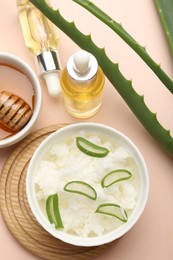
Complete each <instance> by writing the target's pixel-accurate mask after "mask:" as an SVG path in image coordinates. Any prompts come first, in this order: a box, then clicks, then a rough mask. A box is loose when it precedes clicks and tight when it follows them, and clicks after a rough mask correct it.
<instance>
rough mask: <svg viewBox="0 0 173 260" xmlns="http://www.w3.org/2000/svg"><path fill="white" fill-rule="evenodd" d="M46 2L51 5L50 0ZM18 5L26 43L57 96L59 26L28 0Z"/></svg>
mask: <svg viewBox="0 0 173 260" xmlns="http://www.w3.org/2000/svg"><path fill="white" fill-rule="evenodd" d="M46 3H47V4H49V5H50V3H49V1H48V0H46ZM17 7H18V11H19V19H20V23H21V27H22V32H23V36H24V40H25V44H26V46H27V47H28V49H29V50H30V51H31V52H32V53H33V54H34V55H35V56H36V57H37V62H38V67H39V75H40V76H41V77H43V78H44V80H45V81H46V85H47V88H48V92H49V94H50V95H51V96H53V97H56V96H58V95H59V93H60V91H61V88H60V83H59V71H60V69H61V64H60V59H59V55H58V51H57V47H58V44H59V35H58V31H57V28H56V26H54V25H53V24H52V23H51V22H50V21H49V20H48V19H47V18H46V17H45V16H44V15H43V14H42V13H41V12H40V11H39V10H38V9H37V8H36V7H35V6H34V5H33V4H32V3H30V2H29V1H28V0H17Z"/></svg>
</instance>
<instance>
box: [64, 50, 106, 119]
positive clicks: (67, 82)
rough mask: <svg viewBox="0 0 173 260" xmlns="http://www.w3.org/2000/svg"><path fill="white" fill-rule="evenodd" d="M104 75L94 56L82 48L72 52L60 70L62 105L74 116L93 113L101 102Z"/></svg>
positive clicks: (78, 116) (85, 115) (81, 116)
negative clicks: (63, 67)
mask: <svg viewBox="0 0 173 260" xmlns="http://www.w3.org/2000/svg"><path fill="white" fill-rule="evenodd" d="M104 83H105V76H104V74H103V72H102V70H101V68H100V67H99V66H98V63H97V60H96V58H95V57H94V56H93V55H92V54H91V53H88V52H86V51H84V50H80V51H78V52H76V53H75V54H73V55H72V56H71V57H70V58H69V60H68V62H67V65H66V68H65V69H64V70H63V71H62V73H61V76H60V84H61V88H62V95H63V100H64V106H65V108H66V110H67V112H68V113H69V114H71V115H72V116H74V117H76V118H89V117H91V116H93V115H95V114H96V113H97V112H98V110H99V108H100V106H101V103H102V95H103V89H104Z"/></svg>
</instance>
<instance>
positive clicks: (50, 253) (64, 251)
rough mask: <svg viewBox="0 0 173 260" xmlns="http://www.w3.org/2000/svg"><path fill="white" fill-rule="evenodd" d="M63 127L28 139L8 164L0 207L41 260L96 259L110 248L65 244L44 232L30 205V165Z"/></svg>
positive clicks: (2, 179) (2, 178) (1, 185)
mask: <svg viewBox="0 0 173 260" xmlns="http://www.w3.org/2000/svg"><path fill="white" fill-rule="evenodd" d="M63 126H64V125H53V126H49V127H46V128H43V129H40V130H38V131H36V132H34V133H33V134H31V135H30V136H28V137H27V138H25V139H24V140H23V141H22V142H21V143H20V144H19V145H18V146H17V147H16V148H15V150H14V151H13V152H12V154H11V155H10V157H9V158H8V160H7V161H6V163H5V165H4V168H3V170H2V173H1V176H0V207H1V212H2V216H3V218H4V221H5V223H6V224H7V226H8V228H9V230H10V232H11V233H12V234H13V236H14V237H15V238H16V239H17V240H18V242H19V243H20V244H22V245H23V246H24V247H25V248H26V249H28V250H29V251H31V252H32V253H34V254H35V255H37V256H39V257H41V258H42V259H48V260H53V259H58V260H69V259H70V260H76V259H79V260H80V259H84V260H85V259H94V258H95V257H97V256H98V255H99V254H101V253H102V252H103V250H105V248H107V247H108V245H104V246H99V247H77V246H72V245H69V244H66V243H64V242H62V241H60V240H58V239H56V238H54V237H52V236H51V235H50V234H49V233H47V231H45V230H44V229H43V228H42V227H41V226H40V225H39V223H38V222H37V221H36V219H35V217H34V216H33V214H32V212H31V210H30V207H29V205H28V201H27V197H26V190H25V177H26V170H27V167H28V163H29V161H30V159H31V157H32V155H33V153H34V151H35V150H36V148H37V147H38V145H39V144H40V143H41V142H42V141H43V140H44V139H45V138H46V137H47V136H48V135H50V134H51V133H52V132H54V131H56V130H58V129H59V128H61V127H63Z"/></svg>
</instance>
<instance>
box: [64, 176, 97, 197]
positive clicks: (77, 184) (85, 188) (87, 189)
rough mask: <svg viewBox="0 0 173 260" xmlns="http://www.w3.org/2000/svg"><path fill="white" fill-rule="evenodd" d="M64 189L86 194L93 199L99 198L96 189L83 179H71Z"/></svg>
mask: <svg viewBox="0 0 173 260" xmlns="http://www.w3.org/2000/svg"><path fill="white" fill-rule="evenodd" d="M64 190H65V191H68V192H72V193H77V194H80V195H83V196H86V197H88V198H90V199H92V200H96V198H97V193H96V191H95V189H94V188H93V187H92V186H91V185H89V184H88V183H86V182H83V181H70V182H68V183H67V184H66V185H65V186H64Z"/></svg>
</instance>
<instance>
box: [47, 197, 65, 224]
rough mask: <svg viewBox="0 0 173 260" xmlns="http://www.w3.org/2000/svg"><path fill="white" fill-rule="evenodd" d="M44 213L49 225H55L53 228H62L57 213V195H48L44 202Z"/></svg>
mask: <svg viewBox="0 0 173 260" xmlns="http://www.w3.org/2000/svg"><path fill="white" fill-rule="evenodd" d="M46 213H47V217H48V219H49V221H50V223H51V224H55V228H56V229H59V228H63V227H64V226H63V223H62V220H61V215H60V212H59V202H58V195H57V194H53V195H50V196H49V197H48V198H47V200H46Z"/></svg>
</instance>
